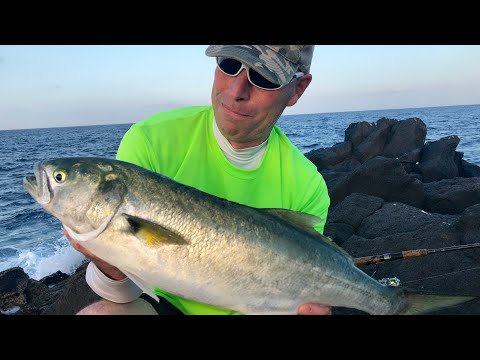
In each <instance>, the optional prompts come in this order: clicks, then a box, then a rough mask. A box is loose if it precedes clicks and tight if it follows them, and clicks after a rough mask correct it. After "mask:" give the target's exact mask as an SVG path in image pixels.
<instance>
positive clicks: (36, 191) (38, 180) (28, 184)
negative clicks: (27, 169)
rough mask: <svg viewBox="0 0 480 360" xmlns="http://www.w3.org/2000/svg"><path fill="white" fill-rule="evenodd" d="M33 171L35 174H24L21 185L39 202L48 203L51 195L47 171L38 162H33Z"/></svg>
mask: <svg viewBox="0 0 480 360" xmlns="http://www.w3.org/2000/svg"><path fill="white" fill-rule="evenodd" d="M33 172H34V174H35V175H33V176H32V175H30V176H25V177H24V178H23V186H24V187H25V189H27V191H28V192H29V193H30V195H31V196H32V197H33V198H34V199H35V200H36V201H38V202H39V203H40V204H42V205H44V204H48V203H49V202H50V200H51V196H50V188H49V184H48V177H47V172H46V171H45V169H43V167H42V166H41V163H39V162H37V163H35V165H34V166H33Z"/></svg>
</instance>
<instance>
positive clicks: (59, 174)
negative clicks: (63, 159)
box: [53, 170, 67, 184]
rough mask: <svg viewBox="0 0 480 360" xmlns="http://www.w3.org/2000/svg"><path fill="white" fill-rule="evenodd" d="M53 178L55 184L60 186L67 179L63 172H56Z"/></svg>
mask: <svg viewBox="0 0 480 360" xmlns="http://www.w3.org/2000/svg"><path fill="white" fill-rule="evenodd" d="M53 178H54V179H55V181H56V182H57V183H59V184H60V183H62V182H64V181H65V179H66V178H67V174H66V173H65V171H62V170H56V171H54V172H53Z"/></svg>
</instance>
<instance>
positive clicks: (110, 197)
mask: <svg viewBox="0 0 480 360" xmlns="http://www.w3.org/2000/svg"><path fill="white" fill-rule="evenodd" d="M34 174H35V176H28V177H25V178H24V180H23V183H24V186H25V187H26V189H27V190H28V191H29V193H30V194H31V195H32V197H33V198H34V199H35V200H36V201H37V202H39V203H40V205H42V206H43V207H44V208H45V209H46V210H47V211H49V212H50V213H51V214H53V215H54V216H56V217H57V218H58V219H59V220H60V221H61V222H62V223H63V224H64V226H65V227H66V229H67V230H68V232H69V234H70V235H71V236H72V237H73V238H74V239H76V240H77V241H79V242H81V243H82V245H83V246H84V247H85V248H87V249H88V250H90V251H91V252H92V253H94V254H95V255H97V256H98V257H100V258H102V259H104V260H105V261H107V262H108V263H110V264H112V265H114V266H116V267H118V268H119V269H120V270H122V271H123V272H124V273H125V274H127V275H128V276H129V277H130V278H131V279H132V280H133V281H134V282H135V283H137V285H139V286H140V287H141V288H142V289H143V290H144V291H145V292H147V293H149V294H150V295H151V296H153V297H154V298H157V296H156V295H155V294H154V292H153V289H154V288H155V287H159V288H161V289H164V290H166V291H168V292H170V293H173V294H176V295H179V296H182V297H185V298H189V299H192V300H196V301H199V302H203V303H207V304H211V305H214V306H218V307H221V308H227V309H232V310H237V311H240V312H242V313H245V314H295V313H297V307H298V306H299V305H300V304H302V303H306V302H317V303H321V304H326V305H331V306H341V307H349V308H356V309H359V310H362V311H366V312H368V313H370V314H417V313H425V312H429V311H432V310H436V309H439V308H442V307H445V306H450V305H454V304H458V303H461V302H464V301H468V300H471V299H473V297H469V296H441V295H428V294H418V293H416V292H413V291H410V290H407V289H404V288H401V287H398V288H396V287H389V286H385V285H382V284H380V283H379V282H377V281H376V280H374V279H372V278H371V277H370V276H368V275H367V274H366V273H364V272H363V271H361V270H360V269H359V268H357V267H356V266H355V264H354V263H353V261H352V258H351V257H350V256H349V255H348V254H347V253H346V252H344V251H343V250H342V249H341V248H339V247H338V246H336V245H335V244H333V243H332V241H331V240H330V239H329V238H326V237H324V236H322V235H320V234H318V233H316V232H315V231H314V230H313V225H314V224H315V223H317V222H318V218H316V217H314V216H311V215H307V214H304V213H299V212H294V211H289V210H281V209H256V208H252V207H248V206H244V205H241V204H237V203H234V202H230V201H227V200H224V199H221V198H218V197H215V196H211V195H209V194H206V193H204V192H201V191H199V190H197V189H195V188H193V187H189V186H185V185H182V184H180V183H178V182H175V181H173V180H172V179H170V178H167V177H165V176H162V175H159V174H157V173H154V172H151V171H149V170H146V169H143V168H141V167H139V166H136V165H133V164H129V163H126V162H121V161H117V160H110V159H102V158H61V159H55V160H51V161H42V162H41V163H37V164H35V166H34Z"/></svg>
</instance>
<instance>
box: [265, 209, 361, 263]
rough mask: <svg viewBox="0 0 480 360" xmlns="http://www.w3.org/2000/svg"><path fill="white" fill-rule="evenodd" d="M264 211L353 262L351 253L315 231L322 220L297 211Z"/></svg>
mask: <svg viewBox="0 0 480 360" xmlns="http://www.w3.org/2000/svg"><path fill="white" fill-rule="evenodd" d="M262 210H265V211H266V212H268V213H270V214H272V215H275V216H277V217H279V218H280V219H282V220H284V221H286V222H288V223H290V224H292V225H293V226H296V227H298V228H300V229H302V230H303V231H306V232H307V233H309V234H312V235H314V236H316V237H318V238H320V239H321V240H322V241H324V242H326V243H328V244H330V245H331V246H333V247H334V248H336V249H337V250H338V251H340V252H341V253H342V254H343V255H345V256H346V257H347V258H349V259H350V260H351V261H352V262H353V258H352V256H351V255H350V254H349V253H347V252H346V251H345V250H344V249H342V248H341V247H340V246H339V245H338V244H336V243H335V241H333V240H332V239H330V238H329V237H328V236H325V235H322V234H320V233H319V232H318V231H316V230H315V228H314V226H315V225H317V224H318V223H320V222H321V221H322V219H320V218H319V217H318V216H315V215H311V214H306V213H303V212H300V211H295V210H287V209H273V208H269V209H262Z"/></svg>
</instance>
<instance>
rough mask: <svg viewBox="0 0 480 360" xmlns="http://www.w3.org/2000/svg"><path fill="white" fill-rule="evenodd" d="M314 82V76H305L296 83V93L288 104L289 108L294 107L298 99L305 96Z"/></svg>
mask: <svg viewBox="0 0 480 360" xmlns="http://www.w3.org/2000/svg"><path fill="white" fill-rule="evenodd" d="M311 82H312V74H305V75H303V76H302V77H301V78H300V79H298V80H296V81H295V92H294V94H293V96H292V97H291V98H290V100H289V101H288V103H287V106H293V105H295V104H296V103H297V101H298V99H300V97H301V96H302V95H303V93H304V92H305V90H306V89H307V87H308V85H310V83H311Z"/></svg>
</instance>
